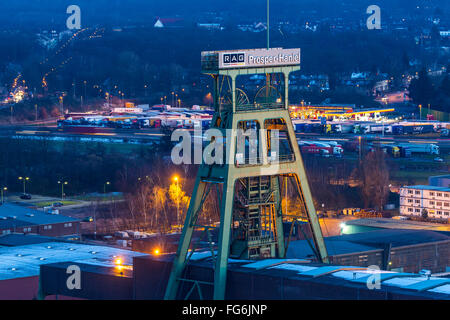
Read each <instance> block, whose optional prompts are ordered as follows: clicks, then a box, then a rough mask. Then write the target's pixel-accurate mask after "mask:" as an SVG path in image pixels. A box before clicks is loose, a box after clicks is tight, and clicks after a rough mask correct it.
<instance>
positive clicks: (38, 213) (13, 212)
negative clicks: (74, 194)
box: [0, 203, 80, 228]
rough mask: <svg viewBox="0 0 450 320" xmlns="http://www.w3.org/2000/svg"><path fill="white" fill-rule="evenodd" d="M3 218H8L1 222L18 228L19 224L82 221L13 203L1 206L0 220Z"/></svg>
mask: <svg viewBox="0 0 450 320" xmlns="http://www.w3.org/2000/svg"><path fill="white" fill-rule="evenodd" d="M1 217H6V218H7V219H5V220H3V219H2V220H0V222H5V225H13V224H16V226H17V225H18V224H21V225H22V226H25V225H29V226H31V225H44V224H55V223H66V222H76V221H80V220H78V219H74V218H71V217H68V216H63V215H59V214H48V213H45V212H44V211H43V210H36V209H31V208H28V207H23V206H19V205H14V204H11V203H4V204H3V205H1V206H0V218H1ZM12 217H14V218H12ZM6 228H9V227H6Z"/></svg>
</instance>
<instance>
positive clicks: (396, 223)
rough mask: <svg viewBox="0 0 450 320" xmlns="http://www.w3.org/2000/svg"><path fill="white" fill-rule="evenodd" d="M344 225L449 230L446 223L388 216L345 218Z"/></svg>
mask: <svg viewBox="0 0 450 320" xmlns="http://www.w3.org/2000/svg"><path fill="white" fill-rule="evenodd" d="M344 224H345V225H352V226H365V227H374V228H383V229H412V230H414V229H415V230H433V231H445V230H449V227H448V225H443V224H439V223H430V222H422V221H412V220H393V219H389V218H370V219H368V218H363V219H355V220H347V221H345V222H344Z"/></svg>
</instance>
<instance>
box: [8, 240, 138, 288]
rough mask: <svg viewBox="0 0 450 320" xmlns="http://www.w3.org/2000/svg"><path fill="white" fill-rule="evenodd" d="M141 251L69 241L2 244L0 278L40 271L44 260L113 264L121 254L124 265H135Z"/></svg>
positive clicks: (27, 274)
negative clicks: (20, 244)
mask: <svg viewBox="0 0 450 320" xmlns="http://www.w3.org/2000/svg"><path fill="white" fill-rule="evenodd" d="M142 255H145V254H143V253H139V252H133V251H129V250H123V249H118V248H113V247H106V246H98V245H87V244H79V243H70V242H55V241H52V242H43V243H36V244H29V245H23V246H15V247H6V246H5V247H0V280H7V279H15V278H23V277H31V276H37V275H39V267H40V265H42V264H49V263H58V262H66V261H71V262H73V263H84V264H90V265H97V266H105V267H111V266H114V265H115V264H114V260H115V259H116V258H117V257H120V258H121V260H122V261H123V265H125V266H126V265H132V263H133V262H132V259H133V257H135V256H142Z"/></svg>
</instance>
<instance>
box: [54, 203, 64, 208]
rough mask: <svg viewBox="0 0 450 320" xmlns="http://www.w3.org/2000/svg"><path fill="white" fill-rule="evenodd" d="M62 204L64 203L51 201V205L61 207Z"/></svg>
mask: <svg viewBox="0 0 450 320" xmlns="http://www.w3.org/2000/svg"><path fill="white" fill-rule="evenodd" d="M63 205H64V203H62V202H53V203H52V206H53V207H62V206H63Z"/></svg>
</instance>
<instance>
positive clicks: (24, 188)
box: [19, 177, 30, 193]
mask: <svg viewBox="0 0 450 320" xmlns="http://www.w3.org/2000/svg"><path fill="white" fill-rule="evenodd" d="M19 180H22V181H23V193H26V186H25V184H26V182H27V181H29V180H30V178H29V177H25V178H24V177H19Z"/></svg>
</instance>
